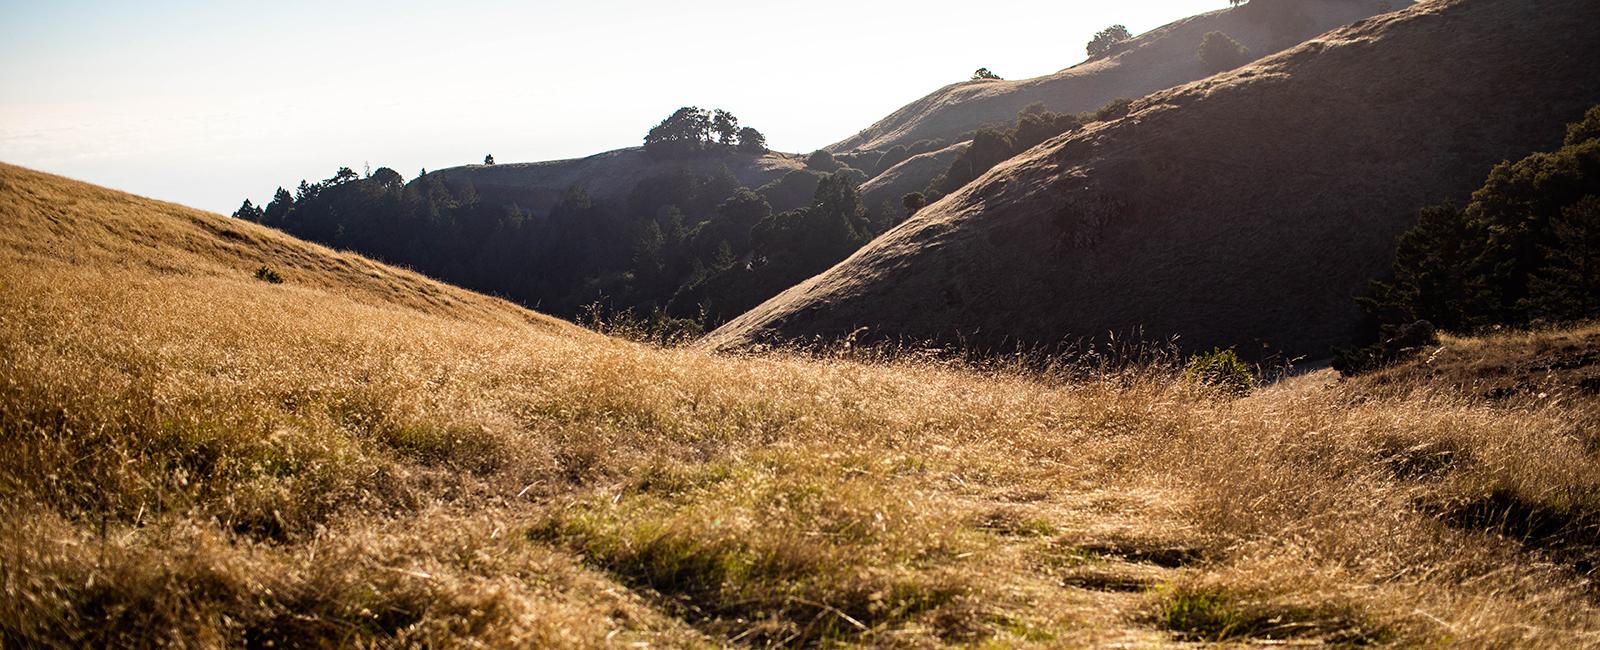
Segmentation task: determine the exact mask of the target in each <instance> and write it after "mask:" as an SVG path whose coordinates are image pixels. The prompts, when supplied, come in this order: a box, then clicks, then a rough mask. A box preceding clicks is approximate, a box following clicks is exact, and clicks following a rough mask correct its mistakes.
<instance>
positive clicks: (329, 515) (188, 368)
mask: <svg viewBox="0 0 1600 650" xmlns="http://www.w3.org/2000/svg"><path fill="white" fill-rule="evenodd" d="M12 216H17V217H18V218H17V219H8V220H7V221H6V222H4V223H5V225H4V228H7V229H11V228H22V227H24V226H27V225H33V226H37V225H39V224H40V223H43V222H44V221H45V220H44V219H43V218H42V217H37V216H34V215H30V214H20V215H12ZM74 218H86V217H81V216H73V215H72V214H70V213H69V214H68V215H67V216H64V217H60V219H64V220H66V221H70V220H71V219H74ZM148 218H149V219H150V220H152V223H156V222H159V221H160V220H161V219H165V218H166V217H162V216H159V215H151V216H149V217H148ZM249 232H251V233H254V232H255V231H254V230H251V231H249ZM46 244H48V242H46ZM80 245H81V246H87V245H90V243H85V242H79V243H68V242H64V241H63V242H58V243H56V244H51V245H44V244H41V245H40V246H38V247H36V248H35V249H30V250H32V252H29V253H28V254H27V255H22V254H19V253H17V252H16V250H11V251H6V252H5V253H4V257H3V258H0V287H4V291H0V518H3V520H4V521H5V522H7V525H6V526H3V527H0V559H3V562H0V590H3V592H4V595H5V596H4V598H0V645H4V646H5V647H31V646H42V647H79V646H84V645H95V646H118V647H121V646H147V645H174V646H179V647H210V646H219V645H268V644H277V645H285V644H288V645H311V646H337V645H378V646H423V645H442V646H474V645H477V646H485V647H507V646H519V645H520V646H526V645H542V646H563V647H566V646H571V647H602V646H610V645H626V644H631V643H638V642H648V643H651V644H653V645H666V646H675V647H693V646H708V647H709V646H722V645H751V646H767V645H780V646H818V645H869V646H911V647H926V646H940V645H966V644H972V643H985V642H992V643H996V644H999V645H1006V646H1012V645H1015V646H1028V645H1040V646H1045V645H1067V646H1082V645H1094V644H1105V643H1129V644H1135V645H1162V644H1167V643H1183V642H1192V641H1217V640H1234V641H1267V640H1271V641H1323V642H1329V643H1337V644H1345V645H1377V646H1381V645H1404V646H1410V645H1417V644H1429V643H1449V644H1459V645H1463V646H1508V645H1517V646H1542V647H1576V646H1592V645H1596V644H1597V637H1596V632H1597V631H1600V617H1597V616H1596V609H1595V597H1596V595H1595V592H1594V590H1593V587H1592V586H1591V585H1590V583H1589V579H1588V575H1589V573H1590V572H1591V571H1592V567H1593V560H1594V559H1595V557H1596V556H1595V552H1594V543H1593V542H1594V540H1595V530H1596V529H1595V522H1596V521H1597V519H1596V516H1597V513H1600V478H1597V475H1596V473H1595V472H1593V471H1592V468H1593V464H1594V455H1595V453H1596V452H1595V449H1596V445H1595V439H1594V437H1593V436H1594V433H1593V431H1594V430H1593V428H1592V426H1590V425H1591V424H1592V422H1593V421H1594V419H1593V418H1594V407H1593V404H1592V401H1585V400H1584V399H1581V398H1580V397H1578V396H1569V397H1568V398H1563V399H1545V400H1527V401H1523V402H1517V403H1515V404H1509V403H1491V402H1486V401H1483V400H1481V399H1478V398H1476V397H1463V396H1459V395H1455V394H1451V393H1446V392H1442V391H1438V390H1435V389H1431V388H1429V387H1428V385H1427V384H1426V383H1422V382H1418V383H1416V384H1415V385H1414V386H1411V387H1410V388H1405V387H1403V386H1400V387H1397V386H1394V385H1391V386H1389V387H1387V389H1386V390H1385V391H1384V392H1383V393H1382V394H1381V395H1379V394H1371V395H1366V394H1362V393H1361V392H1360V391H1358V390H1356V387H1354V386H1349V385H1341V384H1338V383H1336V382H1334V381H1333V380H1332V379H1330V378H1329V377H1328V376H1327V375H1326V374H1321V375H1311V376H1305V377H1299V378H1294V379H1290V380H1287V381H1284V382H1280V383H1278V384H1276V385H1273V386H1270V387H1266V388H1262V389H1258V390H1256V391H1255V392H1254V393H1253V394H1251V395H1249V396H1247V397H1243V398H1233V397H1225V396H1223V395H1220V394H1217V393H1215V392H1211V391H1207V390H1204V389H1201V388H1196V387H1193V386H1190V385H1188V384H1186V383H1185V382H1184V381H1183V379H1182V378H1181V373H1179V372H1178V371H1176V370H1173V369H1169V368H1165V367H1162V366H1151V367H1139V368H1129V369H1124V370H1118V371H1100V370H1082V371H1079V372H1075V373H1070V374H1068V373H1059V374H1053V373H1039V372H1033V371H1027V370H1023V369H1021V368H1020V367H1018V368H1008V367H1003V366H997V367H987V368H972V367H965V366H960V365H957V364H950V363H942V362H938V361H935V360H929V359H919V358H916V357H901V358H898V359H897V358H862V357H849V358H846V357H845V356H838V357H828V358H813V357H803V358H802V357H798V356H796V357H790V356H783V355H774V356H767V357H736V356H723V355H715V354H709V353H705V352H702V351H695V350H662V349H655V348H650V347H645V346H639V345H635V344H631V343H625V342H621V341H616V340H611V339H605V338H602V337H598V336H594V335H586V334H582V333H579V332H575V331H572V329H571V328H566V327H552V326H551V325H550V324H548V323H546V322H544V321H542V320H540V319H537V318H533V317H532V315H531V314H529V315H527V317H525V318H524V317H497V318H477V317H471V318H469V317H467V316H461V315H457V314H454V313H452V312H449V311H430V310H427V309H425V306H423V307H419V306H416V305H414V304H411V303H392V304H390V303H383V302H380V301H374V300H372V299H371V298H370V296H371V294H369V293H363V292H358V291H349V290H342V289H340V288H339V287H338V286H336V285H329V284H327V283H326V282H324V281H322V280H319V282H318V283H316V284H312V283H309V282H306V281H305V280H304V278H305V275H304V274H303V273H302V272H299V271H296V270H295V269H294V267H292V266H291V265H288V264H284V263H277V266H278V268H282V269H283V272H282V274H281V279H282V282H281V283H272V282H268V281H263V280H260V279H257V278H256V277H255V276H254V272H255V271H256V266H257V264H256V262H255V261H251V262H250V263H238V262H231V261H227V260H221V261H217V262H216V264H214V265H208V266H184V265H181V264H176V263H174V264H175V265H169V267H154V266H153V265H140V264H129V265H127V266H125V267H121V268H115V269H107V268H105V265H104V264H102V263H100V262H94V263H82V262H79V261H75V260H80V259H92V258H85V257H84V256H83V255H81V254H78V253H73V252H71V251H72V250H74V249H73V246H80ZM159 253H160V251H159V250H157V251H156V252H155V253H152V255H155V256H159ZM312 253H315V251H312ZM312 253H307V254H312ZM268 263H269V264H273V263H274V262H272V261H271V260H268ZM230 264H231V265H232V267H230V266H229V265H230ZM496 309H498V307H496Z"/></svg>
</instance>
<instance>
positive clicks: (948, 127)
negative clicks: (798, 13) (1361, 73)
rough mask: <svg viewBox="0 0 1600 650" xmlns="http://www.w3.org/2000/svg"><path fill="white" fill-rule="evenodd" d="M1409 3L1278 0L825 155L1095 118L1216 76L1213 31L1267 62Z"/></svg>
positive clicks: (955, 88)
mask: <svg viewBox="0 0 1600 650" xmlns="http://www.w3.org/2000/svg"><path fill="white" fill-rule="evenodd" d="M1219 4H1220V3H1219ZM1406 4H1408V3H1405V2H1399V3H1396V2H1384V1H1382V0H1287V1H1285V0H1279V1H1276V2H1258V3H1253V4H1247V5H1244V6H1241V7H1236V8H1232V9H1223V10H1219V11H1213V12H1210V13H1204V14H1200V15H1197V16H1192V17H1189V18H1185V19H1183V20H1179V21H1176V22H1173V23H1171V24H1168V25H1165V26H1163V27H1160V28H1157V29H1154V30H1151V31H1150V32H1147V33H1144V34H1140V35H1138V36H1136V37H1134V38H1133V39H1131V40H1129V41H1128V42H1127V45H1126V47H1125V48H1124V49H1121V50H1119V51H1117V52H1115V53H1113V54H1111V55H1108V56H1103V57H1099V58H1095V59H1092V60H1090V61H1086V62H1084V63H1081V64H1079V65H1076V66H1073V67H1071V68H1067V69H1065V70H1062V71H1060V72H1057V73H1055V74H1052V75H1047V76H1044V77H1036V78H1033V79H1019V80H1014V81H1008V80H977V81H966V82H961V83H956V84H951V85H949V86H945V87H944V88H940V89H939V90H937V91H934V92H933V93H931V94H929V95H928V96H926V97H923V98H922V99H919V100H917V101H915V102H912V103H910V104H907V105H906V106H905V107H903V108H901V109H900V110H897V111H895V112H894V113H891V114H890V115H889V116H887V117H885V118H883V119H882V120H879V121H878V122H877V123H875V124H873V125H872V126H870V127H867V128H866V129H863V130H862V131H861V132H860V133H858V134H856V135H854V136H851V137H849V138H846V139H845V140H842V141H840V142H837V143H835V144H833V145H831V146H829V147H828V150H829V151H833V152H835V153H842V152H846V151H856V150H886V149H889V148H891V147H894V146H896V145H904V146H910V145H911V144H912V143H914V142H917V141H919V140H947V141H956V140H960V139H963V136H964V135H965V134H970V133H971V132H972V131H974V130H976V129H979V128H982V127H996V126H1004V125H1007V124H1009V123H1010V122H1011V120H1012V119H1013V118H1015V117H1016V115H1017V113H1018V112H1019V111H1021V110H1022V109H1023V108H1025V107H1027V106H1028V105H1029V104H1033V103H1035V102H1042V103H1043V104H1044V105H1045V107H1046V108H1048V109H1049V110H1052V111H1055V112H1057V113H1081V112H1084V111H1091V110H1094V109H1096V108H1099V107H1101V106H1103V105H1105V104H1106V103H1107V102H1109V101H1111V100H1113V99H1117V98H1128V99H1133V98H1137V97H1143V96H1145V95H1148V94H1150V93H1153V92H1156V91H1158V90H1162V89H1165V88H1170V87H1172V86H1176V85H1178V84H1182V83H1187V82H1190V81H1194V80H1196V79H1200V78H1202V77H1206V76H1209V75H1210V74H1211V72H1212V71H1211V70H1208V69H1206V67H1205V65H1204V64H1202V63H1201V61H1200V60H1199V58H1198V57H1197V56H1196V51H1197V50H1198V49H1199V47H1200V41H1201V40H1202V39H1203V38H1204V37H1205V35H1206V34H1207V33H1209V32H1214V31H1220V32H1223V33H1225V34H1227V35H1229V36H1231V37H1233V39H1234V40H1236V41H1238V42H1239V43H1240V44H1242V45H1244V46H1245V47H1248V48H1250V51H1251V52H1253V53H1254V54H1255V55H1256V56H1262V55H1266V54H1270V53H1273V52H1277V51H1279V50H1282V49H1284V48H1287V47H1291V46H1294V45H1297V44H1299V43H1300V42H1302V41H1304V40H1306V39H1308V38H1311V37H1312V36H1316V35H1317V34H1321V33H1322V32H1325V31H1328V30H1329V29H1333V28H1335V27H1339V26H1341V25H1347V24H1349V23H1352V22H1355V21H1357V20H1361V19H1363V18H1367V17H1369V16H1373V15H1375V14H1378V13H1382V12H1383V11H1385V10H1386V9H1387V8H1389V7H1396V6H1405V5H1406ZM929 178H932V176H929ZM924 182H926V181H924ZM918 189H921V188H918Z"/></svg>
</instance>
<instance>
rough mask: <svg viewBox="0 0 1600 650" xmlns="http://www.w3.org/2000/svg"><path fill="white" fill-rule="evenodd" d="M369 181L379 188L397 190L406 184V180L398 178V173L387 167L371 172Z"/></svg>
mask: <svg viewBox="0 0 1600 650" xmlns="http://www.w3.org/2000/svg"><path fill="white" fill-rule="evenodd" d="M371 180H372V181H373V182H374V183H377V184H378V186H379V187H388V188H399V187H404V186H405V184H406V179H405V178H404V177H402V176H400V172H397V171H395V170H393V169H389V168H388V167H379V168H378V171H375V172H372V179H371Z"/></svg>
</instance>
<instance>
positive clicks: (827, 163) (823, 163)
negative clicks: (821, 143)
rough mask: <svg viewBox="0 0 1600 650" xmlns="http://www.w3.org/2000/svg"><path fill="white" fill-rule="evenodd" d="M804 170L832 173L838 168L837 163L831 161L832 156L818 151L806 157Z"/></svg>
mask: <svg viewBox="0 0 1600 650" xmlns="http://www.w3.org/2000/svg"><path fill="white" fill-rule="evenodd" d="M806 168H807V169H815V170H817V171H819V172H832V171H833V170H835V169H838V168H839V161H837V160H834V159H833V154H831V153H828V152H827V151H824V150H822V149H818V150H816V151H813V152H811V155H810V156H807V157H806Z"/></svg>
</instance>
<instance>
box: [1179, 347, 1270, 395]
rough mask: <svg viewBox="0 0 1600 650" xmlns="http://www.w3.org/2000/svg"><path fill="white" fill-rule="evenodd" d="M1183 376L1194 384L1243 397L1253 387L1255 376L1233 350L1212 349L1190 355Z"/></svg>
mask: <svg viewBox="0 0 1600 650" xmlns="http://www.w3.org/2000/svg"><path fill="white" fill-rule="evenodd" d="M1183 378H1184V379H1185V380H1188V381H1189V382H1192V383H1194V384H1197V385H1200V386H1204V387H1207V388H1211V389H1215V390H1217V391H1219V392H1221V393H1223V394H1226V395H1233V396H1238V397H1243V396H1245V395H1249V394H1250V391H1251V390H1252V389H1254V388H1255V385H1256V378H1255V375H1253V374H1251V372H1250V367H1249V366H1246V365H1245V364H1244V362H1243V361H1241V360H1239V355H1237V354H1234V352H1233V350H1223V349H1221V348H1215V349H1212V350H1211V351H1210V352H1208V353H1205V354H1197V355H1195V356H1193V357H1190V359H1189V364H1188V365H1187V366H1185V367H1184V369H1183Z"/></svg>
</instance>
